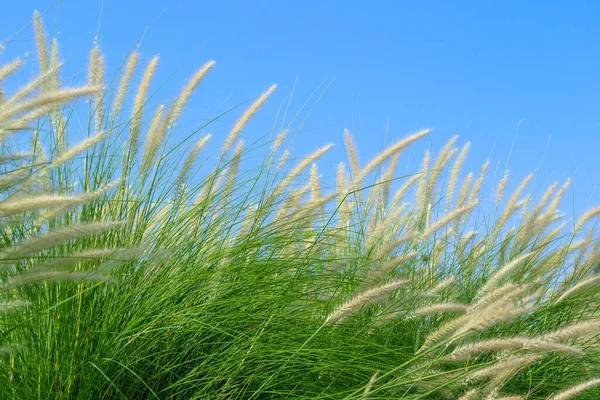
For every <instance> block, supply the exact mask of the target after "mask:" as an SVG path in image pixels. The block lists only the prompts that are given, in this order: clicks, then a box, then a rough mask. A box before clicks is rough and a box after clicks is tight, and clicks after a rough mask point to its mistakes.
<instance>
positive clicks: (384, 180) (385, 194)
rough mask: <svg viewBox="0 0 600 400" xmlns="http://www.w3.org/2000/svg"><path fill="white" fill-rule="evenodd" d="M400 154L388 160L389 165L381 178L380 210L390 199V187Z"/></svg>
mask: <svg viewBox="0 0 600 400" xmlns="http://www.w3.org/2000/svg"><path fill="white" fill-rule="evenodd" d="M400 155H401V153H396V154H395V155H394V156H393V157H392V159H391V160H390V164H389V165H388V168H387V170H386V172H385V174H384V175H383V176H382V177H381V182H380V183H381V192H380V193H381V196H380V199H381V200H380V202H381V204H382V208H385V207H387V205H388V201H389V197H390V187H391V185H392V180H393V179H394V173H395V172H396V168H397V166H398V161H399V160H400Z"/></svg>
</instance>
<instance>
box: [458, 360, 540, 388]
mask: <svg viewBox="0 0 600 400" xmlns="http://www.w3.org/2000/svg"><path fill="white" fill-rule="evenodd" d="M541 358H542V356H541V355H538V354H526V355H523V356H511V357H507V358H505V359H503V360H500V361H498V362H496V363H494V364H492V365H490V366H489V367H485V368H481V369H478V370H476V371H474V372H472V373H470V374H469V375H468V376H467V377H466V378H465V379H466V381H471V380H478V379H483V378H495V377H498V376H499V375H502V376H503V378H504V379H502V380H506V377H508V376H510V375H514V374H515V373H517V372H518V371H519V370H521V369H523V368H525V367H527V366H528V365H530V364H533V363H534V362H536V361H538V360H540V359H541Z"/></svg>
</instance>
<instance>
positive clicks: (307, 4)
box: [0, 0, 600, 212]
mask: <svg viewBox="0 0 600 400" xmlns="http://www.w3.org/2000/svg"><path fill="white" fill-rule="evenodd" d="M2 8H3V14H2V17H0V21H1V22H2V24H1V26H2V28H1V30H0V37H2V38H6V37H8V36H9V35H10V34H12V33H14V32H16V31H18V30H19V29H21V28H23V27H25V26H26V24H27V23H28V21H29V20H30V18H31V15H32V12H33V10H34V9H38V10H39V11H40V12H42V13H44V21H45V25H46V28H47V30H48V32H49V33H51V34H55V35H56V37H57V38H58V40H59V42H60V44H61V56H62V58H63V59H64V60H66V61H67V68H69V67H68V66H69V65H72V66H73V67H72V68H75V69H71V70H69V71H71V73H76V72H77V68H81V67H82V66H84V65H85V63H86V60H87V56H88V52H89V49H90V47H91V44H92V42H93V39H94V37H95V35H96V33H97V32H99V33H100V42H101V45H102V50H103V51H104V53H105V54H106V57H107V62H108V75H110V73H111V71H113V73H114V71H116V69H117V68H118V67H119V64H120V63H121V62H122V60H123V58H124V56H125V55H126V53H127V52H128V51H129V50H130V49H131V48H132V47H133V46H134V45H135V44H136V43H137V41H138V40H139V39H140V37H142V35H143V36H144V37H143V41H142V43H141V47H140V51H141V53H142V55H143V60H145V61H147V60H149V59H150V58H151V56H153V55H155V54H160V56H161V62H160V67H159V68H160V69H159V74H158V75H157V82H166V83H165V84H164V86H163V87H162V88H161V94H160V95H159V96H158V97H160V98H170V97H172V96H174V95H175V94H176V93H177V91H178V90H179V89H180V87H181V85H182V83H183V82H184V80H185V79H186V78H187V77H189V76H190V75H191V74H192V73H193V71H194V70H195V69H196V68H197V67H199V66H200V65H202V64H203V63H205V62H206V61H208V60H210V59H214V60H216V61H217V64H216V67H215V69H214V70H213V71H212V72H211V74H210V76H209V78H208V79H207V81H206V82H205V83H203V84H202V86H201V87H200V90H199V92H198V93H197V94H196V95H195V96H194V97H193V99H192V101H191V102H190V104H189V106H188V108H187V109H186V110H187V111H186V112H185V114H184V117H183V118H184V119H183V121H182V126H183V127H186V126H197V125H199V124H200V123H201V122H202V121H204V120H206V118H207V117H208V115H210V113H211V112H215V110H224V109H226V108H227V107H231V106H235V105H238V104H241V103H242V102H246V101H248V100H250V99H252V98H254V97H256V96H257V95H258V94H260V93H261V92H262V91H263V90H265V89H266V88H267V87H268V86H269V85H270V84H271V83H273V82H276V83H278V84H279V88H278V91H277V92H276V94H275V95H274V97H273V98H272V99H271V101H270V103H269V105H268V107H266V108H265V110H263V111H264V112H263V113H261V114H260V115H259V116H258V118H257V119H256V121H253V123H252V124H251V125H250V126H249V127H248V130H247V131H245V132H244V134H243V136H244V137H245V138H246V139H247V140H248V141H252V139H258V138H260V137H262V135H264V134H265V133H266V131H267V130H268V129H269V128H270V127H271V125H272V121H273V116H274V115H275V112H276V111H277V107H278V106H279V105H280V104H282V103H283V102H285V101H287V100H286V98H287V96H288V95H289V94H290V93H291V91H292V88H293V87H294V84H295V89H294V97H293V99H292V102H291V107H290V110H292V111H296V110H298V109H300V108H301V106H302V104H303V103H304V101H305V100H306V99H307V98H308V97H309V96H310V94H311V93H312V92H313V91H314V90H315V89H317V88H318V87H319V85H320V84H323V82H325V83H324V85H327V84H329V83H330V85H329V86H328V88H327V90H326V92H325V93H324V95H323V97H322V98H321V100H320V102H319V104H318V105H317V106H316V107H315V108H314V110H313V111H312V112H311V114H310V118H309V119H308V120H307V122H306V124H304V125H303V130H302V132H301V133H300V134H298V136H297V138H296V140H295V141H294V144H293V147H292V150H293V154H295V155H296V156H300V155H301V154H306V153H308V152H310V151H311V150H312V149H315V148H316V147H319V146H320V145H321V144H325V143H327V142H334V143H336V145H337V148H336V152H333V153H331V155H329V156H328V157H327V158H326V159H324V161H323V162H322V167H321V170H322V171H323V173H324V174H329V173H333V171H334V170H335V164H336V162H337V161H338V160H340V158H342V157H344V153H343V150H342V132H343V129H344V128H351V127H354V130H353V133H354V136H355V138H356V141H357V142H358V145H359V148H360V155H361V158H362V160H363V161H367V159H368V158H370V157H371V156H373V155H375V154H376V152H377V151H378V150H379V149H381V148H382V147H383V146H384V145H385V143H390V142H391V141H393V140H394V139H397V138H400V137H403V136H405V135H406V134H408V133H410V132H413V131H416V130H418V129H420V128H423V127H431V128H433V129H434V132H433V134H432V136H431V137H430V138H429V139H428V140H427V141H425V142H423V143H422V144H421V145H420V147H419V146H417V147H416V148H415V149H414V150H413V153H412V154H411V159H413V163H414V162H416V160H419V159H420V158H421V156H422V152H423V150H424V149H425V148H426V147H429V146H430V147H431V148H432V149H433V150H434V151H435V150H437V149H439V148H441V146H442V145H443V144H444V143H445V142H446V141H447V140H448V139H449V138H450V137H452V136H453V135H455V134H458V135H460V142H459V144H462V143H464V142H466V141H471V142H472V147H471V149H472V150H471V156H470V158H469V161H468V162H467V163H466V165H465V166H466V168H467V169H468V170H472V171H478V170H479V166H480V165H481V164H482V163H483V162H484V161H485V159H487V158H488V157H490V158H491V160H492V174H493V172H494V168H495V165H496V163H499V169H500V170H503V168H504V167H505V165H506V163H507V161H508V160H509V161H510V162H509V165H508V167H509V169H510V170H511V176H512V177H513V184H516V183H517V181H518V180H520V179H521V178H523V177H524V176H525V175H526V174H527V173H528V172H530V171H533V170H535V169H537V168H539V175H538V178H537V180H536V183H535V186H534V188H533V189H534V192H535V193H539V191H540V190H541V189H542V188H543V187H544V186H546V185H547V184H549V183H551V182H552V181H554V180H560V181H562V180H564V179H565V178H566V177H567V176H571V177H572V178H574V186H573V188H574V190H573V192H572V193H570V194H569V198H570V199H575V202H576V204H575V208H576V209H577V210H581V209H582V208H588V207H591V206H592V205H596V204H598V203H600V190H599V189H600V188H598V186H600V150H599V149H600V113H599V112H598V110H600V79H598V76H599V71H600V40H598V39H599V38H600V25H599V24H597V16H598V15H600V4H597V3H595V2H583V1H574V2H569V3H567V2H555V1H550V2H542V1H531V2H522V1H503V2H487V1H460V2H445V1H418V2H416V1H415V2H406V1H376V2H362V1H361V2H359V1H328V2H325V1H314V0H311V1H300V2H291V1H253V2H247V1H210V2H209V1H191V0H187V1H183V0H161V1H157V0H144V1H141V0H129V1H121V0H105V1H104V2H102V1H101V0H86V1H79V0H61V1H60V2H54V1H41V0H22V1H19V2H16V1H10V2H8V1H7V2H5V4H3V5H2ZM144 32H145V33H144ZM10 47H11V48H13V49H12V50H11V51H13V52H16V53H19V52H21V53H22V52H23V51H25V50H33V48H34V43H33V35H32V34H31V27H26V28H25V30H24V31H23V32H22V33H20V34H19V35H18V36H17V37H16V39H15V40H14V41H13V42H12V43H11V44H10ZM0 57H1V55H0ZM173 74H174V76H173ZM83 76H84V75H81V77H83ZM76 80H77V79H76ZM158 86H159V85H158V83H157V84H155V86H154V88H155V89H156V88H158ZM322 87H323V86H321V88H322ZM311 107H312V103H311V105H310V106H309V108H311ZM239 112H241V110H239V111H235V112H233V113H232V115H231V117H232V118H233V117H235V116H237V115H239ZM305 115H306V112H305V113H303V114H302V116H301V117H299V120H298V121H301V120H302V119H303V118H304V116H305ZM288 120H289V116H288ZM230 126H231V120H230V119H228V118H224V119H223V120H221V121H219V122H217V123H216V124H214V125H213V126H211V127H210V129H209V131H211V132H213V133H215V135H217V137H219V136H218V135H223V136H224V135H225V134H226V132H227V129H228V128H229V127H230ZM296 126H298V124H297V125H296ZM386 126H387V129H386ZM386 131H387V135H386ZM517 131H518V133H517V134H516V136H515V133H516V132H517ZM513 142H514V147H512V145H513ZM511 147H512V151H511ZM509 155H510V157H509ZM500 170H499V172H498V174H499V175H500V174H501V171H500ZM496 179H499V176H498V177H497V178H496ZM566 204H567V206H570V200H569V201H568V202H567V203H566ZM565 211H567V212H568V211H569V210H565Z"/></svg>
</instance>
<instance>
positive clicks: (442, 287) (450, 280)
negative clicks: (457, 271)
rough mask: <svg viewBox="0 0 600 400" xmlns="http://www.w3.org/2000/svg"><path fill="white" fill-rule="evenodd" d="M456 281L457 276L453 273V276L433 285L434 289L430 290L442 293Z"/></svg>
mask: <svg viewBox="0 0 600 400" xmlns="http://www.w3.org/2000/svg"><path fill="white" fill-rule="evenodd" d="M454 281H456V277H455V276H454V275H452V276H450V277H448V278H446V279H444V280H443V281H441V282H439V283H438V284H437V285H435V286H434V287H433V289H431V290H430V292H433V293H441V292H443V291H444V290H445V289H446V288H448V287H449V286H450V285H452V284H453V283H454Z"/></svg>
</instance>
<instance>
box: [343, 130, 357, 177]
mask: <svg viewBox="0 0 600 400" xmlns="http://www.w3.org/2000/svg"><path fill="white" fill-rule="evenodd" d="M344 141H345V143H346V151H347V152H348V158H349V160H350V173H351V174H352V178H353V179H355V178H356V177H357V176H358V175H359V173H360V163H359V162H358V152H357V151H356V145H355V144H354V140H353V139H352V135H351V134H350V132H349V131H348V129H344Z"/></svg>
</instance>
